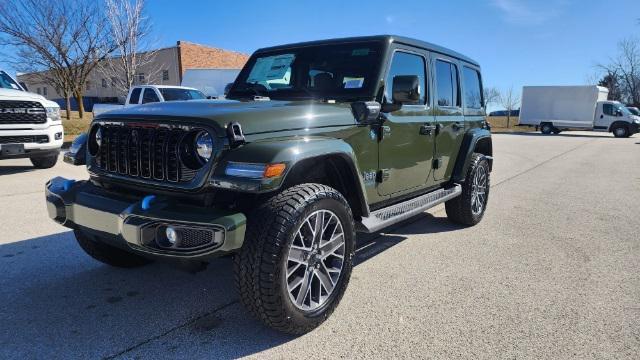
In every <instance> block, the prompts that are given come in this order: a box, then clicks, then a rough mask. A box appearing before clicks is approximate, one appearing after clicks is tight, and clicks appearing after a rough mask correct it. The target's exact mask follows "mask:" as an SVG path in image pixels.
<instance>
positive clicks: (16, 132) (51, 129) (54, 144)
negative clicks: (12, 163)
mask: <svg viewBox="0 0 640 360" xmlns="http://www.w3.org/2000/svg"><path fill="white" fill-rule="evenodd" d="M14 126H15V125H14ZM29 126H31V125H29ZM56 134H59V137H60V138H59V139H58V140H56ZM40 135H46V136H47V137H48V138H49V141H48V142H46V143H34V142H27V143H22V144H23V145H24V152H23V153H19V154H6V153H5V154H3V153H2V152H0V159H15V158H28V157H38V156H47V155H52V154H57V153H58V152H60V148H62V143H63V141H64V139H63V138H64V130H63V128H62V125H51V126H48V127H44V128H42V129H28V130H20V129H13V128H6V126H3V127H2V128H0V137H3V136H6V137H28V136H40Z"/></svg>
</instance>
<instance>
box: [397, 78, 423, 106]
mask: <svg viewBox="0 0 640 360" xmlns="http://www.w3.org/2000/svg"><path fill="white" fill-rule="evenodd" d="M392 97H393V102H394V103H396V104H403V103H415V102H417V101H419V100H420V79H419V78H418V76H416V75H397V76H394V77H393V86H392Z"/></svg>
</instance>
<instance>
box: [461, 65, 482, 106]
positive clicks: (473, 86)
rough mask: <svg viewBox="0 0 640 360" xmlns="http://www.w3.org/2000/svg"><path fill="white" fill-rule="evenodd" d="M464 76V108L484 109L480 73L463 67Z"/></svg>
mask: <svg viewBox="0 0 640 360" xmlns="http://www.w3.org/2000/svg"><path fill="white" fill-rule="evenodd" d="M462 72H463V74H464V106H465V107H467V108H469V109H480V108H482V86H481V85H480V74H479V73H478V71H476V70H474V69H471V68H468V67H466V66H465V67H463V68H462Z"/></svg>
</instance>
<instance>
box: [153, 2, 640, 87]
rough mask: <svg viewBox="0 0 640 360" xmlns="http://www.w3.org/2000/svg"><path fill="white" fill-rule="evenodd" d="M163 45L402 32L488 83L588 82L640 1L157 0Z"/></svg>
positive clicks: (237, 46) (231, 44)
mask: <svg viewBox="0 0 640 360" xmlns="http://www.w3.org/2000/svg"><path fill="white" fill-rule="evenodd" d="M147 6H148V8H147V10H148V16H149V17H150V18H151V19H152V21H153V24H154V30H155V34H154V36H155V38H156V44H157V45H158V46H171V45H175V42H176V41H177V40H187V41H192V42H196V43H202V44H206V45H211V46H216V47H221V48H226V49H231V50H237V51H241V52H245V53H251V52H252V51H254V50H255V49H257V48H259V47H264V46H269V45H276V44H281V43H289V42H298V41H306V40H317V39H323V38H332V37H343V36H354V35H374V34H397V35H404V36H410V37H415V38H418V39H421V40H426V41H429V42H432V43H436V44H438V45H442V46H445V47H449V48H451V49H454V50H456V51H458V52H461V53H463V54H465V55H467V56H469V57H471V58H473V59H475V60H477V61H478V62H479V63H480V64H481V66H482V68H483V73H484V82H485V86H496V87H498V88H500V89H504V88H507V87H509V86H512V85H513V86H514V87H515V88H520V87H521V86H522V85H568V84H585V83H586V82H587V78H588V76H589V75H590V74H593V73H594V71H595V65H596V64H597V63H598V62H606V61H607V59H608V58H609V57H610V56H613V55H614V54H615V52H616V46H617V42H618V41H620V40H621V39H623V38H626V37H630V36H637V37H640V23H639V22H638V21H639V19H640V0H610V1H602V0H575V1H574V0H467V1H454V0H450V1H430V0H414V1H389V0H385V1H377V0H368V1H361V2H356V1H347V0H340V1H334V0H323V1H314V2H311V1H304V0H296V1H278V0H270V1H268V2H267V1H249V0H245V1H238V0H235V1H215V2H212V1H204V0H202V1H195V0H191V1H175V0H147Z"/></svg>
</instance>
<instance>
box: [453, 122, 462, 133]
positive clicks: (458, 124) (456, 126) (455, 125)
mask: <svg viewBox="0 0 640 360" xmlns="http://www.w3.org/2000/svg"><path fill="white" fill-rule="evenodd" d="M451 128H452V129H453V131H459V130H460V129H462V126H461V125H460V123H459V122H456V123H453V125H451Z"/></svg>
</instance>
